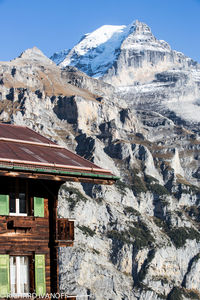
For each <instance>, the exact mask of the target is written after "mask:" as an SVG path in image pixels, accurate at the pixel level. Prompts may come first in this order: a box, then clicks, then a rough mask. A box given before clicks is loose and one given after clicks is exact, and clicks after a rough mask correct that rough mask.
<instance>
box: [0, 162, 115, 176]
mask: <svg viewBox="0 0 200 300" xmlns="http://www.w3.org/2000/svg"><path fill="white" fill-rule="evenodd" d="M0 162H8V163H11V164H14V163H18V164H25V165H26V164H27V165H35V166H44V167H57V168H66V169H73V170H83V171H94V172H101V173H111V172H110V171H109V170H106V169H101V168H89V167H78V166H70V165H61V164H53V163H42V162H35V161H26V160H20V159H7V158H0Z"/></svg>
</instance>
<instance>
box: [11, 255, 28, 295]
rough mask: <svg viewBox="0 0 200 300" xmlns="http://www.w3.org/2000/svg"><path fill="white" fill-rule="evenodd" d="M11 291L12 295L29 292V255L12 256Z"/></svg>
mask: <svg viewBox="0 0 200 300" xmlns="http://www.w3.org/2000/svg"><path fill="white" fill-rule="evenodd" d="M10 293H11V295H12V296H14V295H16V294H18V295H19V294H20V295H25V294H28V293H29V258H28V256H10Z"/></svg>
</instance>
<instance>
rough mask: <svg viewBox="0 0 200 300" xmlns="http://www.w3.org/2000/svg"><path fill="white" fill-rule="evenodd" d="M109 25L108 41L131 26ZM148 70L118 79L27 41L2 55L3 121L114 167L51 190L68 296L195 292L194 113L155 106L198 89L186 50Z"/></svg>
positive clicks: (197, 193) (199, 186) (197, 180)
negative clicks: (108, 179) (106, 175)
mask: <svg viewBox="0 0 200 300" xmlns="http://www.w3.org/2000/svg"><path fill="white" fill-rule="evenodd" d="M136 25H137V26H139V25H140V26H139V27H143V28H144V29H145V28H146V29H145V32H146V33H145V32H144V33H142V34H140V35H141V36H142V37H141V40H142V39H143V37H144V35H145V34H146V35H147V36H148V37H149V38H150V39H151V40H152V41H154V43H155V44H157V43H158V42H157V40H153V37H152V34H151V33H150V31H149V29H148V27H146V25H144V24H142V23H139V22H136V24H135V25H131V26H130V28H129V29H128V30H130V31H131V30H132V34H133V35H134V32H135V30H136V28H135V26H136ZM134 28H135V29H134ZM144 29H143V31H144ZM138 30H139V29H138ZM115 31H117V32H118V34H117V35H116V40H115V42H116V43H115V45H116V47H118V46H117V40H118V41H119V40H120V41H121V37H120V39H119V38H117V36H118V37H119V36H122V35H123V34H126V38H125V40H124V41H127V40H128V37H129V36H130V34H129V32H128V33H127V31H126V28H125V27H123V28H122V27H120V28H117V29H116V28H115ZM109 34H110V35H112V30H110V33H109V32H108V35H109ZM135 34H136V33H135ZM140 35H139V36H140ZM86 38H87V37H85V39H86ZM106 39H107V40H108V39H109V37H108V36H107V37H105V40H106ZM123 39H124V37H123ZM105 40H104V43H105ZM107 40H106V41H107ZM82 41H84V39H82ZM97 42H98V41H97ZM113 43H114V42H113ZM143 43H147V42H143ZM122 44H123V42H122ZM122 44H121V46H120V47H122ZM130 44H131V43H130ZM147 44H148V43H147ZM161 44H163V47H164V48H166V49H167V48H168V46H166V45H165V43H161ZM118 45H119V43H118ZM164 45H165V46H164ZM156 47H157V46H156ZM164 48H163V49H164ZM94 51H95V50H94ZM148 51H149V50H147V52H145V51H144V53H146V54H144V57H146V55H147V53H149V52H148ZM166 51H167V50H166ZM170 51H171V50H169V52H170ZM95 53H96V52H95ZM126 53H129V52H126ZM131 53H134V52H130V55H131ZM124 55H125V54H124ZM149 55H150V56H151V55H153V54H150V53H149ZM177 55H178V54H177ZM131 57H132V56H130V58H131ZM182 57H184V56H183V55H182ZM118 59H119V56H118ZM132 59H133V61H134V60H135V56H134V55H133V58H132ZM145 59H146V58H145ZM120 61H121V63H122V65H123V64H125V63H126V59H125V60H124V61H122V60H120ZM120 61H119V62H118V64H117V63H116V64H115V67H117V66H118V71H119V70H120V69H119V64H120ZM190 62H191V63H190ZM111 64H112V61H111ZM180 64H181V63H180ZM122 65H121V67H122ZM174 66H175V65H174ZM178 66H180V65H178ZM125 67H126V66H123V67H122V69H123V68H125ZM111 68H114V67H111ZM167 68H168V67H167ZM174 68H175V67H174ZM140 69H141V70H142V68H140ZM154 69H159V63H156V65H155V68H154ZM155 72H156V73H155V75H154V78H153V79H151V80H150V82H144V80H141V81H138V82H137V83H133V84H131V85H129V86H126V85H125V86H123V87H122V86H120V87H119V85H118V84H116V85H114V80H113V81H112V79H111V80H110V81H109V82H108V81H107V82H105V81H104V80H103V77H101V78H99V79H97V78H94V77H90V76H88V75H87V74H85V73H84V72H82V71H81V70H78V69H77V68H76V67H73V66H65V67H61V66H57V65H56V64H55V63H54V62H52V61H51V60H50V59H48V58H47V57H45V55H44V54H43V53H42V52H41V51H40V50H39V49H37V48H35V47H34V48H33V49H28V50H26V51H25V52H24V53H23V54H22V55H21V56H20V57H18V58H16V59H14V60H12V61H10V62H0V120H1V122H8V123H15V124H19V125H26V126H28V127H30V128H32V129H34V130H36V131H38V132H40V133H41V134H43V135H45V136H47V137H48V138H50V139H52V140H54V141H57V142H58V143H59V144H62V145H64V146H65V147H67V148H69V149H71V150H73V151H75V152H76V153H78V154H79V155H81V156H83V157H85V158H87V159H89V160H91V161H93V162H94V163H96V164H98V165H99V166H102V167H103V168H108V169H110V170H112V172H113V173H114V174H116V175H118V176H120V177H121V179H120V180H119V181H118V182H117V183H116V185H114V186H100V185H91V184H77V183H66V184H65V185H63V187H62V188H61V190H60V191H59V210H58V216H62V217H66V218H67V217H69V218H75V219H76V222H75V226H76V228H75V239H76V242H75V245H74V247H69V248H60V250H59V272H60V288H61V291H63V292H66V293H67V294H70V295H73V294H75V295H79V296H81V295H84V296H85V297H89V296H90V299H94V300H105V299H112V300H122V299H126V300H136V299H137V300H161V299H168V300H170V299H171V300H173V299H187V300H191V299H200V280H199V272H200V256H199V253H200V213H199V209H200V167H199V166H200V155H199V151H200V135H199V131H198V126H199V125H198V124H199V121H198V118H197V120H196V121H194V120H190V119H187V120H186V118H188V114H187V111H185V112H184V114H185V116H181V117H179V116H178V115H176V114H175V112H174V111H173V107H172V108H167V106H166V105H164V104H165V103H168V104H169V103H171V105H172V106H173V104H174V103H176V101H178V98H179V107H183V106H184V105H182V106H181V104H185V103H186V102H183V99H182V98H181V97H183V96H184V97H185V99H186V98H188V99H190V96H191V95H193V94H194V95H195V97H197V96H198V93H199V86H198V84H199V83H198V82H199V79H198V78H199V77H198V74H199V73H198V72H199V71H198V65H197V64H195V63H192V60H190V59H187V58H184V59H183V65H182V67H180V68H179V67H177V68H176V69H174V70H173V68H172V69H167V70H165V71H164V70H162V72H161V71H160V70H159V71H158V72H157V71H155ZM107 74H108V73H107ZM191 74H193V75H191ZM120 76H121V78H123V76H122V75H120ZM110 78H112V76H111V77H110ZM194 78H196V79H195V81H194V80H193V79H194ZM194 87H195V88H194ZM194 95H193V98H192V99H194ZM173 101H174V102H173ZM192 101H193V100H192ZM197 104H198V100H197ZM196 107H197V108H198V105H196ZM188 112H189V111H188ZM197 117H198V114H197ZM80 298H81V297H80Z"/></svg>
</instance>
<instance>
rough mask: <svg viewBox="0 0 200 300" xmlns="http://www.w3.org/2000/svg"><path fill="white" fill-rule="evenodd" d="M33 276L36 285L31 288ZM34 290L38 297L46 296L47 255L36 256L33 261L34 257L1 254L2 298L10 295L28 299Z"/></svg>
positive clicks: (0, 280)
mask: <svg viewBox="0 0 200 300" xmlns="http://www.w3.org/2000/svg"><path fill="white" fill-rule="evenodd" d="M33 262H35V263H34V266H33ZM33 270H34V271H33ZM34 273H35V274H34ZM32 276H35V285H34V286H31V287H30V283H31V282H32V281H33V280H32V279H33V278H32ZM30 279H31V280H30ZM32 284H33V283H32ZM33 290H35V292H36V294H37V295H38V296H40V295H45V294H46V269H45V255H44V254H35V257H34V260H32V256H14V255H11V256H9V255H8V254H0V298H5V297H8V295H10V294H11V296H12V297H18V296H21V297H22V296H25V297H26V296H28V294H29V293H30V291H33Z"/></svg>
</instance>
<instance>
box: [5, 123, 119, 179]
mask: <svg viewBox="0 0 200 300" xmlns="http://www.w3.org/2000/svg"><path fill="white" fill-rule="evenodd" d="M5 166H9V167H12V166H13V167H18V168H19V167H21V168H22V170H23V169H27V168H40V169H45V170H48V173H50V172H51V171H52V172H54V171H55V170H57V171H59V170H61V171H77V172H85V173H88V174H99V175H102V176H107V177H110V176H111V177H114V176H113V174H112V173H111V172H110V171H109V170H104V169H102V168H100V167H98V166H97V165H95V164H93V163H92V162H90V161H88V160H86V159H84V158H82V157H81V156H79V155H77V154H75V153H73V152H71V151H69V150H67V149H66V148H64V147H62V146H59V145H57V144H56V143H54V142H52V141H50V140H49V139H47V138H45V137H43V136H42V135H40V134H38V133H36V132H35V131H33V130H31V129H29V128H27V127H23V126H15V125H10V124H0V169H1V168H3V167H5Z"/></svg>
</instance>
